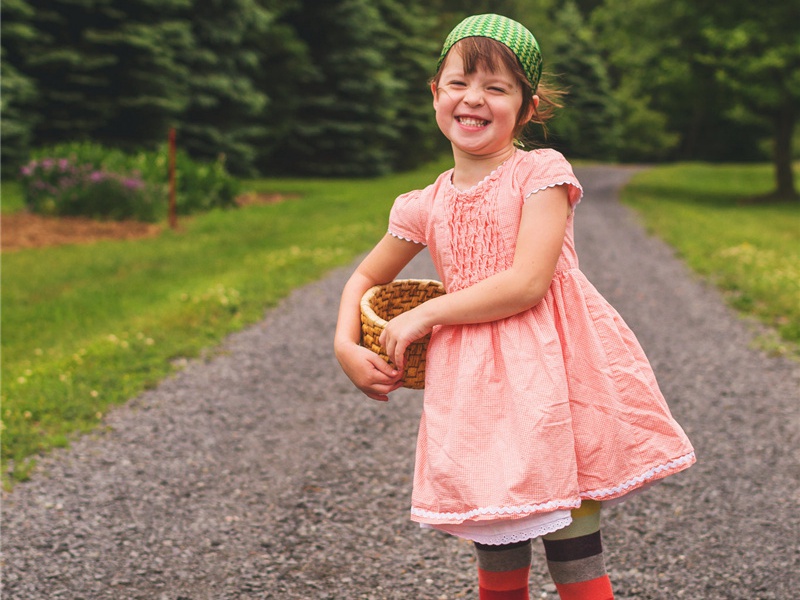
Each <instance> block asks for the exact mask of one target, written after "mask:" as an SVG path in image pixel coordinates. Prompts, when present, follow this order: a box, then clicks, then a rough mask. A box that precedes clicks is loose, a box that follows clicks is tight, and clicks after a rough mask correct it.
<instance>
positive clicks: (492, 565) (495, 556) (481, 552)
mask: <svg viewBox="0 0 800 600" xmlns="http://www.w3.org/2000/svg"><path fill="white" fill-rule="evenodd" d="M475 553H476V555H477V557H478V586H479V598H480V600H528V574H529V573H530V569H531V542H530V540H528V541H525V542H518V543H516V544H506V545H502V546H487V545H484V544H478V543H477V542H476V543H475Z"/></svg>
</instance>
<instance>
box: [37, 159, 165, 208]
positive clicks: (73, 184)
mask: <svg viewBox="0 0 800 600" xmlns="http://www.w3.org/2000/svg"><path fill="white" fill-rule="evenodd" d="M22 176H23V185H24V189H25V202H26V205H27V206H28V208H29V209H30V210H31V211H32V212H36V213H40V214H47V215H59V216H78V215H81V216H87V217H93V218H103V219H114V220H122V219H136V220H138V221H156V220H158V219H159V218H160V217H162V216H163V214H164V211H163V210H159V207H160V203H158V201H157V199H158V196H159V194H158V193H157V191H156V190H155V189H154V188H153V186H150V185H148V184H146V183H145V182H144V181H143V180H142V178H141V176H140V175H139V174H138V173H135V172H134V173H132V174H130V175H121V174H119V173H112V172H109V171H106V170H103V169H97V168H95V167H94V166H93V165H91V164H88V163H83V164H80V163H75V162H73V160H72V159H71V158H58V159H53V158H43V159H41V160H36V159H34V160H32V161H30V162H29V163H28V164H27V165H25V166H24V167H22Z"/></svg>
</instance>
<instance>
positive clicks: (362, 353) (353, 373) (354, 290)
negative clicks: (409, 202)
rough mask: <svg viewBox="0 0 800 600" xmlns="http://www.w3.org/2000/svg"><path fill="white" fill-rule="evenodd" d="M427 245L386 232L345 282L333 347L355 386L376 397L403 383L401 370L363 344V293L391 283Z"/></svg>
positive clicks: (383, 399)
mask: <svg viewBox="0 0 800 600" xmlns="http://www.w3.org/2000/svg"><path fill="white" fill-rule="evenodd" d="M423 248H424V246H423V245H422V244H415V243H414V242H408V241H405V240H401V239H399V238H396V237H394V236H392V235H390V234H386V235H385V236H384V238H383V239H382V240H381V241H380V242H378V244H377V245H376V246H375V248H373V249H372V251H371V252H370V253H369V254H368V255H367V257H366V258H365V259H364V260H363V261H362V262H361V264H360V265H359V266H358V267H357V268H356V270H355V272H354V273H353V274H352V275H351V276H350V279H349V280H348V281H347V283H346V284H345V286H344V290H343V291H342V299H341V302H340V304H339V319H338V321H337V324H336V334H335V336H334V341H333V347H334V351H335V353H336V358H337V360H338V361H339V364H340V365H341V366H342V369H343V370H344V372H345V373H346V374H347V376H348V377H349V378H350V380H351V381H352V382H353V383H354V384H355V386H356V387H357V388H358V389H360V390H361V391H362V392H364V393H365V394H366V395H367V396H369V397H370V398H372V399H374V400H381V401H386V400H388V399H389V397H388V395H387V394H388V393H389V392H392V391H394V390H396V389H397V388H399V387H400V386H401V385H402V381H401V377H402V375H403V372H402V370H399V371H398V370H396V369H395V368H394V367H392V366H390V365H389V364H387V363H386V361H384V360H383V359H382V358H381V357H380V356H378V355H377V354H375V353H374V352H372V351H371V350H368V349H367V348H364V347H362V346H361V345H360V341H361V308H360V305H361V297H362V296H363V295H364V293H365V292H366V291H367V290H368V289H369V288H371V287H372V286H374V285H378V284H382V283H388V282H390V281H392V280H393V279H394V278H395V277H397V274H398V273H400V271H401V270H402V269H403V267H405V266H406V265H407V264H408V263H409V261H411V259H412V258H414V257H415V256H416V255H417V254H418V253H419V252H420V251H421V250H422V249H423Z"/></svg>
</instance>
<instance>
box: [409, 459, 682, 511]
mask: <svg viewBox="0 0 800 600" xmlns="http://www.w3.org/2000/svg"><path fill="white" fill-rule="evenodd" d="M694 461H695V453H694V452H690V453H689V454H686V455H684V456H681V457H680V458H676V459H675V460H672V461H670V462H668V463H666V464H663V465H659V466H657V467H654V468H652V469H650V470H648V471H646V472H645V473H643V474H642V475H639V476H638V477H634V478H632V479H629V480H628V481H626V482H625V483H622V484H621V485H618V486H614V487H611V488H605V489H600V490H591V491H588V492H581V493H580V497H581V498H587V499H591V500H600V499H603V498H607V497H611V496H618V495H620V494H622V493H624V492H626V491H629V490H632V489H634V488H637V487H641V486H642V485H643V484H644V483H645V482H647V481H649V480H651V479H653V478H655V477H656V475H658V474H660V473H669V472H672V471H675V470H677V469H679V468H680V467H683V466H688V465H690V464H692V463H693V462H694ZM580 504H581V503H580V501H561V502H559V501H556V500H551V501H550V502H545V503H543V504H525V505H522V506H488V507H485V508H475V509H472V510H470V511H467V512H463V513H456V512H444V513H442V512H433V511H430V510H424V509H421V508H416V507H412V508H411V514H412V515H414V516H417V517H421V518H423V519H430V520H436V521H445V522H448V521H449V522H451V523H460V522H462V521H466V520H469V519H474V518H475V517H480V516H485V515H521V514H524V513H525V514H533V513H540V512H550V511H554V510H558V509H565V508H578V507H579V506H580Z"/></svg>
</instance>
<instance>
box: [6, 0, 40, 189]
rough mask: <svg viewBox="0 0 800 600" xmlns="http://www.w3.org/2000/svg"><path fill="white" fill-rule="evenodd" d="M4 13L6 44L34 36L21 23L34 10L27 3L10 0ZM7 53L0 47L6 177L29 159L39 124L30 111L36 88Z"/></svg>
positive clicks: (29, 28) (32, 31) (36, 91)
mask: <svg viewBox="0 0 800 600" xmlns="http://www.w3.org/2000/svg"><path fill="white" fill-rule="evenodd" d="M2 13H3V18H2V21H0V30H1V31H2V39H3V40H4V42H5V43H7V42H8V40H11V41H12V43H14V42H15V41H16V42H17V43H20V42H24V41H25V40H27V39H30V38H31V37H33V36H34V35H35V32H34V30H33V29H32V28H31V27H29V26H27V25H25V24H24V23H20V21H24V20H25V19H26V18H27V17H28V16H29V15H30V14H31V8H30V7H29V6H28V4H27V3H26V2H25V0H7V1H6V2H4V3H3V5H2ZM7 54H8V53H7V51H6V49H5V46H3V47H2V48H0V60H1V61H2V82H3V83H2V87H3V89H2V94H0V130H2V132H3V143H2V145H0V153H2V154H1V155H0V156H2V158H1V159H0V161H1V162H2V167H3V175H4V176H6V175H9V174H11V173H13V172H14V171H15V170H16V167H18V166H19V165H20V164H22V163H23V162H24V161H25V160H26V159H27V157H28V152H29V151H30V147H31V143H32V141H33V132H34V127H35V126H36V124H37V121H38V117H37V116H36V115H35V113H33V112H32V111H31V104H32V102H33V101H34V100H35V99H36V97H37V95H38V90H37V88H36V85H35V83H34V81H33V80H32V79H31V78H30V77H28V76H27V75H25V74H24V73H22V72H20V70H19V69H17V68H16V67H15V66H14V65H13V64H11V62H10V61H9V60H8V59H7Z"/></svg>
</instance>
